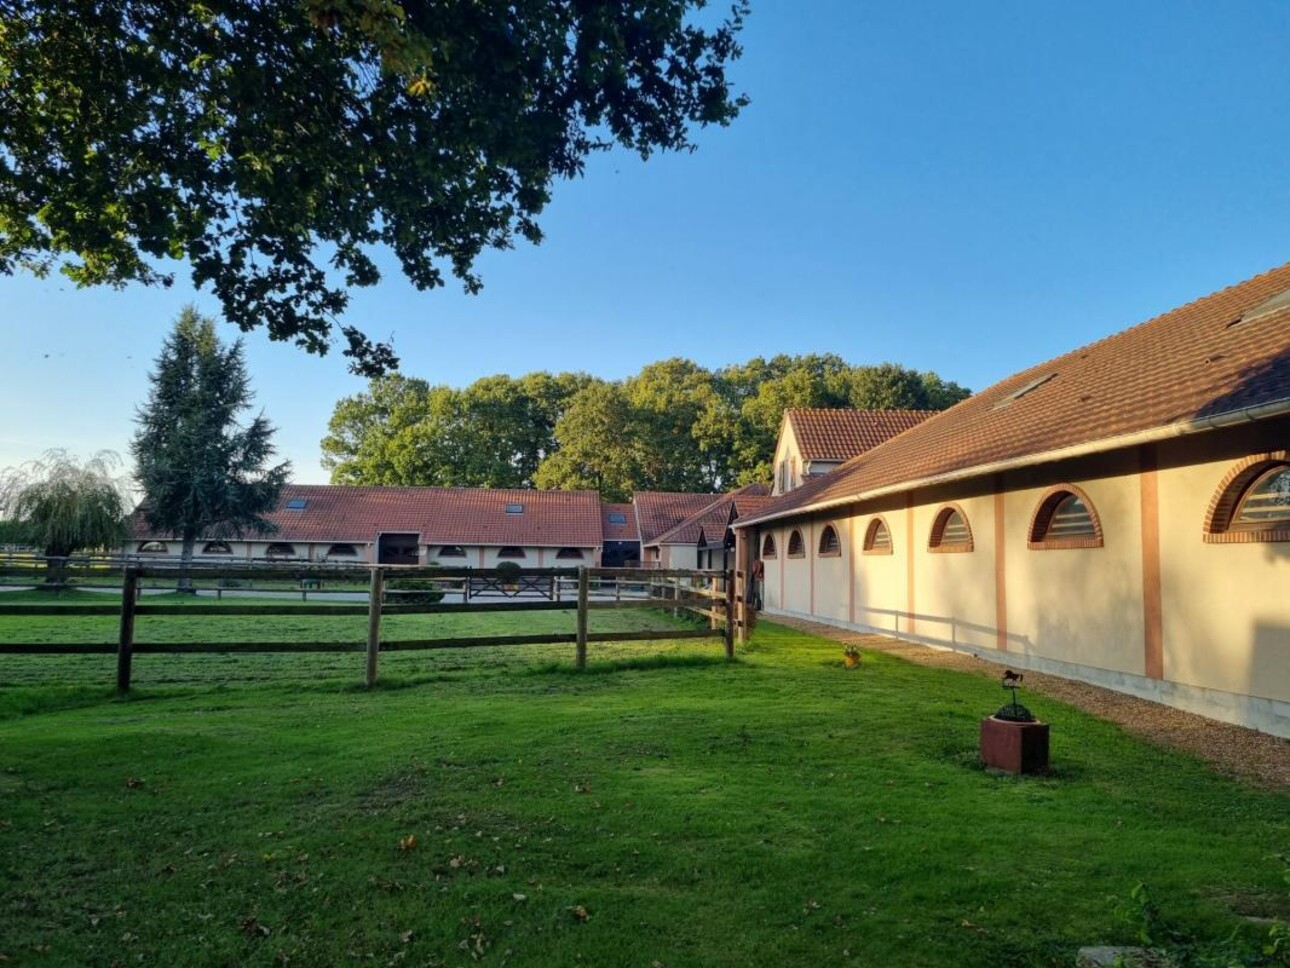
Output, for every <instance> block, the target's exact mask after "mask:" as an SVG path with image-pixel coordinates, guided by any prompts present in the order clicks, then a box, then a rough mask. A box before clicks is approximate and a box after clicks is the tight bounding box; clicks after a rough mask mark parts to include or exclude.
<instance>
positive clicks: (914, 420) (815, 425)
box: [784, 408, 936, 461]
mask: <svg viewBox="0 0 1290 968" xmlns="http://www.w3.org/2000/svg"><path fill="white" fill-rule="evenodd" d="M935 412H936V411H934V410H828V409H819V408H810V409H808V408H795V409H790V410H785V411H784V418H785V419H786V420H787V421H788V423H789V424H790V425H791V426H792V428H793V436H794V437H795V438H796V439H797V448H798V450H799V451H800V452H801V455H802V459H803V460H838V461H842V460H850V459H851V458H852V457H855V456H856V455H857V454H863V453H864V452H865V451H866V450H872V449H873V448H874V447H877V446H878V445H879V444H881V443H884V442H885V441H888V440H890V439H891V438H892V437H895V436H896V435H897V434H901V433H904V432H905V431H906V430H909V429H910V428H911V427H917V426H918V425H919V424H920V423H922V422H923V421H924V420H926V419H927V418H928V417H930V416H932V414H933V413H935Z"/></svg>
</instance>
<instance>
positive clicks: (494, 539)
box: [132, 484, 601, 548]
mask: <svg viewBox="0 0 1290 968" xmlns="http://www.w3.org/2000/svg"><path fill="white" fill-rule="evenodd" d="M301 500H303V501H304V502H305V507H304V508H303V509H302V510H289V509H288V508H287V505H288V504H289V503H290V502H292V501H301ZM508 504H519V505H523V507H524V511H523V513H521V514H507V513H506V506H507V505H508ZM266 517H267V518H268V520H269V521H271V522H273V523H274V524H276V525H277V526H278V531H277V533H275V534H274V535H273V540H276V541H301V542H309V541H317V542H329V541H352V542H370V541H375V540H376V537H377V535H378V534H379V533H380V532H382V531H387V532H398V531H403V532H408V533H416V534H420V535H421V541H422V543H424V544H460V545H527V546H529V547H549V548H555V547H577V548H595V547H599V546H600V531H601V524H600V495H598V494H597V493H596V492H595V491H533V490H511V489H500V488H497V489H492V488H466V487H384V486H381V487H377V486H370V487H368V486H347V485H338V484H288V485H287V486H286V487H285V488H283V491H282V499H281V502H280V503H279V505H278V509H277V510H276V511H274V512H273V513H272V514H269V515H266ZM132 526H133V529H134V536H135V539H136V540H138V539H142V538H147V537H154V535H152V534H150V533H148V531H147V528H146V527H145V525H144V523H143V520H142V516H141V515H140V514H139V513H138V512H136V513H135V516H134V519H133V521H132Z"/></svg>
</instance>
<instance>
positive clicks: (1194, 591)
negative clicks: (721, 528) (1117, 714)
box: [758, 421, 1290, 735]
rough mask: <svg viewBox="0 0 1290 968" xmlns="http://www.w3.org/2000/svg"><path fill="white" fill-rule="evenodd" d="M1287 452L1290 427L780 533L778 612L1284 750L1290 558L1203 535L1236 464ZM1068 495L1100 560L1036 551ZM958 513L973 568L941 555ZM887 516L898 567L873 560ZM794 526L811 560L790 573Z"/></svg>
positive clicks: (1188, 443)
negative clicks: (1144, 698) (875, 536)
mask: <svg viewBox="0 0 1290 968" xmlns="http://www.w3.org/2000/svg"><path fill="white" fill-rule="evenodd" d="M1287 439H1290V421H1278V422H1268V423H1267V424H1263V425H1256V426H1253V427H1249V428H1242V429H1233V430H1228V431H1223V432H1221V433H1218V432H1216V433H1212V434H1207V435H1198V436H1196V437H1191V438H1185V439H1180V440H1176V441H1172V442H1169V443H1164V444H1161V445H1159V446H1158V447H1151V448H1144V449H1141V450H1125V451H1121V452H1115V453H1110V454H1106V455H1098V456H1092V457H1086V458H1082V459H1079V460H1072V461H1068V462H1065V463H1063V464H1054V465H1047V466H1043V467H1037V468H1033V469H1029V470H1026V471H1017V472H1013V473H1010V474H1007V475H1003V476H1001V477H992V478H983V479H976V480H972V481H967V482H964V483H962V484H959V485H956V486H955V487H954V488H952V489H950V488H945V489H941V490H923V491H918V492H915V493H914V494H913V495H912V501H911V502H910V503H912V507H906V506H905V502H906V500H907V499H908V496H907V495H906V496H900V498H899V503H893V500H894V499H892V498H888V499H885V503H879V502H868V504H858V505H856V506H853V507H850V508H846V509H843V511H842V512H841V513H840V514H839V513H838V512H833V514H831V515H830V516H828V517H824V516H820V517H815V518H810V517H802V518H798V519H795V520H791V521H789V520H785V521H781V522H774V524H773V525H768V526H765V527H763V529H762V531H761V533H762V534H765V533H766V531H767V530H769V531H770V532H771V533H773V535H774V537H775V544H776V548H777V552H778V556H777V558H775V559H772V560H767V561H766V562H765V569H766V606H767V610H768V611H771V612H776V611H778V612H785V613H789V614H797V615H812V616H815V617H817V618H819V619H821V620H823V621H828V622H832V623H835V624H839V625H847V626H851V627H857V628H868V629H872V630H875V631H886V632H890V633H894V634H899V635H902V636H912V637H914V638H917V639H920V640H922V641H927V642H930V643H934V644H942V645H947V646H951V647H955V648H963V649H969V650H971V651H973V652H976V653H978V654H982V655H984V656H986V657H993V658H995V659H996V660H998V661H1001V662H1012V663H1016V664H1019V665H1022V666H1024V667H1030V668H1045V669H1048V670H1050V671H1056V672H1059V673H1060V674H1067V675H1074V676H1078V677H1083V678H1087V679H1089V680H1090V681H1096V682H1101V683H1103V684H1107V685H1110V686H1112V687H1114V688H1123V689H1125V690H1127V691H1131V692H1135V693H1137V694H1140V695H1149V696H1151V697H1152V698H1157V699H1160V700H1161V701H1165V702H1171V703H1174V704H1176V705H1181V706H1183V707H1184V708H1190V709H1196V710H1199V711H1206V712H1208V713H1209V714H1211V715H1216V716H1220V717H1221V718H1226V719H1229V720H1231V721H1236V722H1250V723H1252V724H1254V725H1258V726H1259V728H1264V729H1269V730H1271V731H1274V732H1281V733H1282V734H1283V735H1285V734H1286V733H1287V732H1290V542H1254V543H1247V544H1233V543H1210V542H1206V541H1205V540H1204V539H1203V535H1202V527H1203V523H1204V519H1205V514H1206V511H1207V508H1208V506H1209V503H1210V501H1211V499H1212V498H1213V497H1214V495H1215V493H1216V491H1217V489H1218V488H1219V486H1220V484H1221V482H1222V481H1223V479H1224V476H1225V475H1226V474H1228V472H1229V471H1230V470H1231V469H1232V468H1233V466H1234V465H1235V464H1236V463H1237V462H1238V461H1239V460H1241V459H1242V458H1243V457H1245V456H1247V455H1249V454H1256V453H1261V452H1266V451H1271V450H1274V449H1276V448H1277V446H1280V447H1282V448H1284V446H1285V440H1287ZM1278 442H1279V444H1278ZM1157 465H1158V467H1159V470H1153V468H1154V467H1156V466H1157ZM1062 484H1068V485H1075V486H1076V487H1078V488H1079V489H1081V490H1082V491H1083V492H1084V494H1085V495H1086V496H1087V498H1088V500H1089V501H1090V502H1091V504H1092V506H1093V508H1094V509H1095V511H1096V513H1097V515H1098V518H1099V521H1100V524H1101V532H1102V546H1101V547H1096V548H1061V549H1054V548H1046V549H1040V548H1033V549H1032V548H1030V547H1028V540H1029V537H1030V527H1031V524H1032V521H1033V519H1034V515H1035V512H1036V510H1037V508H1038V506H1039V504H1040V502H1041V500H1042V499H1043V497H1044V496H1045V495H1046V494H1047V493H1048V492H1049V490H1050V489H1051V488H1053V487H1055V486H1059V485H1062ZM1153 494H1154V496H1153ZM951 502H952V503H954V504H956V505H957V506H958V507H959V508H960V509H961V510H962V511H963V512H964V514H965V515H966V517H967V519H968V522H969V524H970V526H971V529H972V536H973V550H972V551H971V552H966V553H934V552H932V551H930V550H929V548H928V540H929V536H930V532H931V529H932V524H933V521H934V519H935V517H936V514H937V513H938V511H939V510H940V509H941V508H942V507H943V506H945V504H947V503H951ZM1000 508H1001V509H1002V519H1001V520H996V511H997V510H998V509H1000ZM1144 509H1145V511H1146V512H1147V514H1149V515H1150V518H1149V519H1144ZM879 513H880V514H881V515H882V517H883V520H884V521H885V522H886V524H887V527H888V529H889V530H890V532H891V535H892V546H893V552H894V553H893V554H891V555H875V554H863V553H862V552H861V548H860V544H861V543H862V542H863V539H864V534H865V530H866V529H867V527H868V525H869V522H870V521H871V520H873V518H874V516H875V515H876V514H879ZM826 522H830V523H834V524H835V525H836V526H837V527H838V530H839V536H840V539H841V542H842V550H843V553H842V555H841V556H840V557H837V558H822V557H820V556H819V554H818V541H819V534H820V529H821V528H822V527H823V525H824V524H825V523H826ZM794 528H797V529H800V530H801V532H802V536H803V542H804V547H805V551H806V555H805V557H802V558H789V557H788V544H789V535H790V533H791V531H792V530H793V529H794ZM1157 529H1158V534H1159V539H1158V540H1159V555H1158V562H1159V566H1158V577H1156V576H1157V571H1156V570H1155V568H1156V566H1155V564H1154V560H1155V556H1154V555H1153V554H1152V553H1151V551H1150V547H1151V541H1152V535H1153V534H1155V533H1156V531H1157ZM999 534H1001V535H1002V544H1001V545H1000V544H999V542H998V540H997V537H996V536H997V535H999ZM758 548H759V549H760V544H759V545H758ZM911 552H912V557H911ZM849 576H850V581H849V580H848V578H849ZM998 576H1002V578H1003V584H1002V586H1000V585H999V584H998ZM911 580H912V585H913V588H912V594H911V589H910V584H911ZM1149 582H1154V584H1149ZM1153 587H1158V589H1159V599H1158V601H1159V611H1158V614H1159V619H1154V616H1155V615H1156V614H1157V613H1156V611H1155V607H1156V606H1155V604H1154V602H1155V601H1156V599H1155V598H1154V596H1153V595H1151V594H1148V589H1149V588H1153ZM911 608H912V611H913V615H912V622H911V615H910V614H909V613H910V609H911ZM1157 649H1158V650H1159V652H1158V654H1159V655H1160V659H1159V660H1156V659H1153V658H1152V657H1153V655H1156V654H1157V653H1156V652H1155V651H1154V650H1157ZM1153 665H1159V666H1162V667H1163V668H1162V669H1160V670H1157V669H1156V668H1153ZM1157 671H1159V674H1158V675H1157V674H1156V673H1157ZM1260 703H1261V704H1262V705H1260Z"/></svg>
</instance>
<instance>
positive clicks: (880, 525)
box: [861, 518, 891, 555]
mask: <svg viewBox="0 0 1290 968" xmlns="http://www.w3.org/2000/svg"><path fill="white" fill-rule="evenodd" d="M861 553H862V554H866V555H889V554H891V532H890V531H889V530H888V529H887V522H886V521H884V520H883V519H882V518H874V519H873V520H872V521H870V522H869V527H867V528H866V529H865V532H864V545H863V546H862V547H861Z"/></svg>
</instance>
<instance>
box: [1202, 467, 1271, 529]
mask: <svg viewBox="0 0 1290 968" xmlns="http://www.w3.org/2000/svg"><path fill="white" fill-rule="evenodd" d="M1278 465H1290V451H1287V450H1273V451H1269V452H1268V453H1266V454H1252V455H1251V456H1249V457H1247V458H1245V459H1244V460H1242V461H1239V462H1238V463H1237V464H1236V465H1235V466H1234V467H1232V469H1231V470H1229V471H1228V472H1227V473H1226V474H1225V475H1224V476H1223V482H1222V483H1221V484H1219V485H1218V490H1217V491H1215V492H1214V496H1213V497H1212V498H1210V501H1209V508H1208V510H1207V511H1206V512H1205V531H1204V536H1205V541H1207V542H1209V543H1210V544H1250V543H1253V542H1256V541H1290V527H1286V526H1284V525H1278V526H1276V527H1272V528H1262V529H1260V528H1248V527H1243V528H1239V529H1236V530H1229V529H1230V528H1231V525H1232V516H1233V515H1234V514H1235V513H1236V508H1237V506H1238V505H1239V504H1240V503H1241V498H1242V497H1244V496H1245V492H1246V491H1247V490H1248V489H1249V487H1250V485H1251V484H1253V483H1254V482H1255V481H1256V480H1257V479H1258V478H1260V477H1262V476H1263V475H1264V474H1266V473H1267V472H1268V471H1270V470H1272V469H1273V468H1274V467H1277V466H1278Z"/></svg>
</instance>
